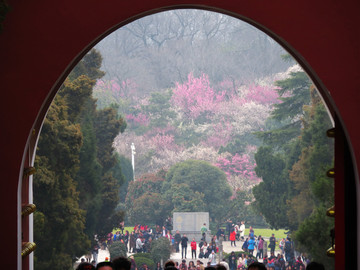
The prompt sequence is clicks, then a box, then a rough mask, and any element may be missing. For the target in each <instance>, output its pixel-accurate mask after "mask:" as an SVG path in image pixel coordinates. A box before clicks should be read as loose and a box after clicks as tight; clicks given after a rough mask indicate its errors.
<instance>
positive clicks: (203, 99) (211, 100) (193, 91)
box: [172, 73, 225, 120]
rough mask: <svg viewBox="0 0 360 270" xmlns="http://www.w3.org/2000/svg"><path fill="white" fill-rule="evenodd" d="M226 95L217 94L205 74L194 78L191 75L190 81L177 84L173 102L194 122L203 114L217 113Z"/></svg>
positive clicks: (222, 93)
mask: <svg viewBox="0 0 360 270" xmlns="http://www.w3.org/2000/svg"><path fill="white" fill-rule="evenodd" d="M224 95H225V93H224V92H221V93H217V92H216V91H215V90H214V89H213V88H212V87H211V86H210V82H209V77H208V76H207V75H205V74H203V75H202V76H201V77H200V78H194V75H193V74H192V73H190V74H189V75H188V81H187V82H186V83H184V84H179V83H177V84H176V87H175V89H174V95H173V97H172V102H173V104H174V105H175V106H177V107H178V108H179V110H180V111H181V112H182V113H183V115H184V117H186V118H187V119H189V120H194V119H195V118H197V117H199V116H200V115H201V114H203V113H215V112H216V111H217V107H218V105H219V103H220V102H221V101H222V100H223V98H224Z"/></svg>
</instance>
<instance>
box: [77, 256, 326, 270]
mask: <svg viewBox="0 0 360 270" xmlns="http://www.w3.org/2000/svg"><path fill="white" fill-rule="evenodd" d="M242 257H243V256H242ZM243 258H244V259H245V260H246V257H243ZM232 260H233V258H232V254H231V256H230V257H229V263H228V262H226V261H225V260H223V261H222V262H220V263H216V262H215V261H213V260H211V261H209V262H208V263H207V265H206V266H204V264H203V262H201V261H200V260H197V261H196V265H195V263H194V262H193V261H190V262H189V264H187V263H186V260H182V262H181V264H178V263H177V262H174V261H172V260H169V261H167V262H165V264H164V267H162V266H161V264H160V263H159V262H158V263H157V265H156V268H155V270H230V269H232V266H233V262H232ZM243 269H247V270H274V269H276V268H275V267H272V266H270V267H269V266H266V264H264V263H260V262H256V261H250V260H249V266H247V267H246V268H243ZM279 269H281V268H279ZM288 269H293V268H291V267H290V266H288V267H286V270H288ZM299 269H304V270H305V267H300V268H299ZM76 270H151V269H149V267H148V266H147V265H146V264H143V265H142V266H141V267H139V268H138V267H137V265H136V262H135V260H134V258H133V257H132V256H131V257H130V259H128V258H125V257H117V258H115V259H113V260H112V261H108V260H106V261H104V262H100V263H98V264H97V265H96V266H94V265H93V264H91V263H88V262H82V263H80V264H79V265H78V267H77V268H76ZM306 270H325V268H324V266H323V265H322V264H319V263H316V262H311V263H309V264H308V265H307V266H306Z"/></svg>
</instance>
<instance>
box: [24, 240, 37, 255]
mask: <svg viewBox="0 0 360 270" xmlns="http://www.w3.org/2000/svg"><path fill="white" fill-rule="evenodd" d="M35 249H36V244H35V243H30V242H23V244H22V249H21V256H22V257H26V256H27V255H29V254H30V253H31V252H33V251H34V250H35Z"/></svg>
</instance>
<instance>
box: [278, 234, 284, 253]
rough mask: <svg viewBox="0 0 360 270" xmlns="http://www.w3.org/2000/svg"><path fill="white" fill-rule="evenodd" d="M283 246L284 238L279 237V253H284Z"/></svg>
mask: <svg viewBox="0 0 360 270" xmlns="http://www.w3.org/2000/svg"><path fill="white" fill-rule="evenodd" d="M284 247H285V238H283V239H281V240H280V242H279V248H280V250H281V252H280V253H281V255H283V254H284Z"/></svg>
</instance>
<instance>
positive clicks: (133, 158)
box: [131, 143, 136, 181]
mask: <svg viewBox="0 0 360 270" xmlns="http://www.w3.org/2000/svg"><path fill="white" fill-rule="evenodd" d="M135 154H136V152H135V144H134V143H131V165H132V169H133V177H134V181H135Z"/></svg>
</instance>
